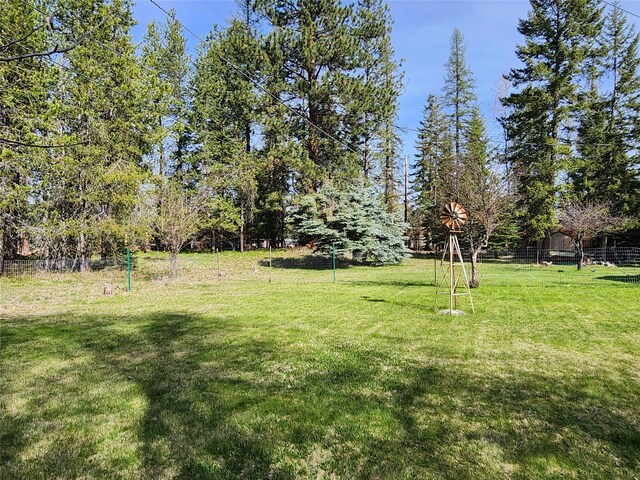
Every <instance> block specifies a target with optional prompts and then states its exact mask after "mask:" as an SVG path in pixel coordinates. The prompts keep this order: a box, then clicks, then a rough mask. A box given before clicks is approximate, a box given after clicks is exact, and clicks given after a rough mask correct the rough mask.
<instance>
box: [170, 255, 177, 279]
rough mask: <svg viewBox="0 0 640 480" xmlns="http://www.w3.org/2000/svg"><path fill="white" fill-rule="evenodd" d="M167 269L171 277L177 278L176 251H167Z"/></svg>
mask: <svg viewBox="0 0 640 480" xmlns="http://www.w3.org/2000/svg"><path fill="white" fill-rule="evenodd" d="M169 269H170V270H171V277H172V278H177V276H178V252H169Z"/></svg>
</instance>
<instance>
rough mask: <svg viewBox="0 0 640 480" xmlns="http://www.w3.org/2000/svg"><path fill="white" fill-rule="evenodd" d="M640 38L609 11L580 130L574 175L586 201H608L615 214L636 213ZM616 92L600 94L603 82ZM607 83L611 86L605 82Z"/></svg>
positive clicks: (616, 10) (575, 186)
mask: <svg viewBox="0 0 640 480" xmlns="http://www.w3.org/2000/svg"><path fill="white" fill-rule="evenodd" d="M639 39H640V37H639V36H638V34H637V33H636V32H635V28H634V27H633V25H629V24H628V23H627V20H626V18H625V16H624V14H623V13H622V11H621V10H620V8H619V6H618V4H617V3H616V4H615V5H614V6H613V8H612V9H611V11H610V12H609V14H608V16H607V18H606V22H605V28H604V30H603V34H602V38H601V45H602V49H603V50H604V57H603V61H602V66H601V67H600V68H599V69H598V68H597V67H598V65H594V66H593V67H592V69H591V77H590V89H589V91H588V93H587V95H586V98H585V102H584V105H585V108H584V109H583V112H582V114H581V116H580V121H579V128H578V140H579V147H578V151H579V154H580V156H579V160H578V162H577V164H576V166H575V168H574V169H572V170H571V171H570V178H571V180H572V186H573V193H574V194H575V195H576V196H577V200H578V201H581V202H596V203H606V204H608V205H610V207H611V211H612V214H613V215H629V214H633V213H635V212H637V208H638V206H639V205H640V201H639V200H638V198H637V193H638V186H639V183H638V171H637V166H636V165H637V154H636V152H637V148H638V146H639V142H638V139H637V134H638V126H639V125H640V113H639V112H640V100H639V97H640V76H639V75H638V67H639V66H640V59H639V58H638V42H639ZM602 77H604V78H609V79H610V80H611V82H610V84H611V89H610V90H609V91H603V92H600V91H599V90H598V83H599V80H600V79H601V78H602ZM601 83H604V84H605V85H606V84H608V82H601Z"/></svg>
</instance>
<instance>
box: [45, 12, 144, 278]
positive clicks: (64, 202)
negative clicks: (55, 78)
mask: <svg viewBox="0 0 640 480" xmlns="http://www.w3.org/2000/svg"><path fill="white" fill-rule="evenodd" d="M64 12H65V13H64V18H63V21H64V22H65V23H66V24H67V25H70V26H72V28H73V29H74V30H79V29H81V27H82V25H84V24H85V23H88V24H92V25H95V24H97V23H98V22H102V27H101V28H100V29H98V30H96V31H95V33H94V34H93V35H92V38H91V42H86V43H83V44H82V45H79V46H78V47H76V48H75V49H73V50H72V51H70V52H68V53H65V54H64V56H63V58H61V59H60V65H62V66H63V67H64V68H63V71H62V72H61V75H60V83H59V85H58V88H57V89H56V95H55V97H54V100H53V101H52V102H51V108H52V109H53V110H54V111H56V122H55V125H56V130H57V132H58V138H59V142H67V141H69V140H70V139H71V138H74V137H76V136H77V137H79V138H81V139H82V140H83V141H84V142H85V143H83V144H82V145H79V146H76V147H72V148H68V149H61V150H56V151H55V154H54V155H52V158H51V163H50V165H49V166H50V168H49V170H48V171H46V172H45V174H46V175H47V178H46V182H43V186H44V187H46V188H45V189H44V190H43V191H42V192H41V195H42V198H43V199H45V201H44V202H43V207H45V208H43V210H42V211H43V218H41V222H40V223H41V224H42V225H43V226H44V228H45V229H46V228H50V229H52V230H54V231H55V230H58V231H60V232H61V235H59V236H60V242H61V243H63V244H65V243H66V244H70V245H72V248H71V249H70V251H68V254H71V255H73V256H74V258H76V260H77V264H78V268H80V269H81V270H82V269H84V268H86V266H87V263H88V258H89V256H90V255H91V253H93V252H94V251H98V252H100V253H101V254H102V255H107V254H110V253H114V252H116V251H117V250H118V249H120V248H121V242H122V240H123V238H124V233H125V232H124V231H123V230H122V226H123V225H124V224H125V223H126V219H127V217H128V215H129V214H130V212H131V211H132V209H133V207H134V206H135V202H136V197H137V193H138V191H139V185H140V182H141V181H142V179H143V178H144V175H145V174H144V172H143V170H142V169H141V161H142V156H143V155H144V154H146V153H147V152H148V150H149V138H148V135H147V134H148V132H147V124H148V120H149V119H148V117H147V115H146V111H145V110H144V109H141V108H140V105H143V104H144V99H145V93H144V83H145V82H144V78H143V76H142V73H141V69H140V67H139V66H137V64H136V62H135V56H134V51H135V47H134V45H133V43H132V41H131V38H130V34H129V30H130V28H131V26H132V25H133V23H134V21H133V18H132V16H131V7H130V4H129V3H128V2H127V1H114V2H111V3H110V4H109V5H107V4H106V3H103V2H94V1H92V2H78V4H77V5H76V8H74V9H69V10H66V11H64ZM67 132H73V133H72V134H69V133H67Z"/></svg>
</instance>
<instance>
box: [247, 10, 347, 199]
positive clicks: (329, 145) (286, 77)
mask: <svg viewBox="0 0 640 480" xmlns="http://www.w3.org/2000/svg"><path fill="white" fill-rule="evenodd" d="M256 3H257V6H258V11H259V12H260V14H261V15H262V16H263V17H264V18H265V20H266V21H267V22H268V23H269V25H270V26H271V28H272V30H271V31H270V32H269V34H268V38H267V42H268V43H270V44H271V45H272V47H271V49H270V50H271V51H273V50H274V49H277V50H280V51H282V55H281V56H280V59H281V62H282V64H281V67H282V68H281V69H280V71H279V74H280V75H281V76H282V81H283V82H284V84H286V93H287V97H286V100H287V103H288V106H289V107H290V109H291V110H289V111H288V112H287V122H288V123H290V125H291V128H290V131H291V134H292V135H293V137H294V138H295V139H296V141H297V142H298V143H299V144H300V145H303V146H304V147H305V155H304V157H303V159H302V162H301V165H300V168H299V169H298V171H297V172H296V178H295V183H296V186H297V188H298V189H300V190H301V191H313V190H317V188H318V187H319V186H320V184H321V183H322V182H323V181H324V180H325V179H327V178H333V179H335V180H336V181H343V182H345V181H347V180H349V179H352V178H354V176H357V175H358V173H359V172H358V170H359V168H358V163H359V161H358V152H357V151H352V150H353V149H352V150H349V149H348V148H347V147H345V138H346V132H345V131H344V128H343V127H344V123H345V118H344V113H343V112H341V109H340V108H339V106H340V101H342V100H344V96H345V92H344V85H345V82H344V81H343V79H344V74H345V72H348V71H349V70H350V69H351V68H352V59H353V58H354V55H355V54H356V52H357V45H356V41H355V37H354V36H353V35H352V27H353V7H352V6H351V5H343V4H342V3H341V2H340V1H339V0H321V1H317V0H314V1H310V0H297V1H293V2H280V1H278V0H259V1H258V2H256ZM293 112H295V113H293Z"/></svg>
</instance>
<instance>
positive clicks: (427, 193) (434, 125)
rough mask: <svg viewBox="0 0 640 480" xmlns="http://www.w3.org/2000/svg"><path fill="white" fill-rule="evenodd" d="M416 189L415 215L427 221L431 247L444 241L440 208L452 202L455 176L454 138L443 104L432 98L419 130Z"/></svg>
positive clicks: (430, 96)
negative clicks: (450, 131)
mask: <svg viewBox="0 0 640 480" xmlns="http://www.w3.org/2000/svg"><path fill="white" fill-rule="evenodd" d="M416 150H417V151H418V152H417V153H416V161H415V164H414V165H413V168H412V169H413V180H412V188H413V191H414V192H415V193H416V200H415V201H416V204H417V206H416V208H417V210H418V211H419V212H420V214H419V215H414V217H417V218H424V219H425V222H426V223H425V225H424V226H425V227H426V229H427V230H426V240H427V242H428V243H429V244H430V246H431V247H433V246H434V243H435V242H436V241H438V240H439V239H440V233H441V228H440V221H439V217H440V206H441V204H442V203H443V202H444V201H447V200H451V199H452V196H454V192H453V191H452V184H453V176H454V175H455V169H454V161H453V151H452V142H451V135H450V133H449V128H448V121H447V117H446V115H445V114H444V112H443V110H442V106H441V103H440V100H439V99H438V98H437V97H436V96H435V95H429V97H428V99H427V104H426V106H425V107H424V110H423V118H422V120H421V121H420V126H419V128H418V140H417V142H416Z"/></svg>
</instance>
